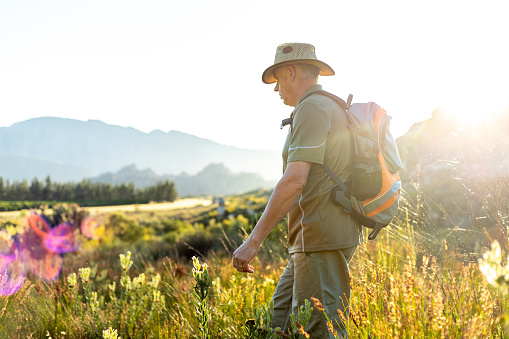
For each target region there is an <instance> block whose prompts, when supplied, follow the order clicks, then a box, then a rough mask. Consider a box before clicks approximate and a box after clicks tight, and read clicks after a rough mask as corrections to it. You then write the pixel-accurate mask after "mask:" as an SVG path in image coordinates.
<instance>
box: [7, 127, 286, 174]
mask: <svg viewBox="0 0 509 339" xmlns="http://www.w3.org/2000/svg"><path fill="white" fill-rule="evenodd" d="M0 155H1V156H4V157H8V158H2V160H3V161H6V162H9V165H4V166H3V167H0V171H1V172H0V176H2V177H4V179H10V180H20V179H28V180H30V179H32V178H33V177H38V178H44V177H46V176H47V175H51V178H52V180H55V181H64V180H73V181H79V180H82V179H83V178H84V177H85V176H94V175H98V174H100V173H104V172H115V171H118V170H119V169H120V168H123V167H125V166H128V165H131V164H134V165H135V166H137V167H139V168H150V169H151V170H152V171H154V173H156V174H157V175H163V174H174V175H176V174H179V173H182V172H186V173H191V174H196V173H198V172H199V171H201V170H202V169H203V168H205V167H206V166H207V165H209V164H211V163H224V164H226V166H228V168H230V169H231V170H232V171H235V172H250V173H259V174H260V175H262V176H263V177H266V178H276V177H278V176H280V174H281V173H280V171H281V169H280V168H281V164H280V163H281V155H280V152H278V151H267V150H247V149H240V148H236V147H232V146H225V145H221V144H218V143H215V142H212V141H210V140H206V139H202V138H199V137H196V136H193V135H190V134H185V133H181V132H177V131H170V132H167V133H164V132H162V131H158V130H157V131H153V132H151V133H143V132H141V131H138V130H136V129H134V128H126V127H119V126H112V125H108V124H105V123H103V122H101V121H98V120H88V121H86V122H85V121H78V120H72V119H63V118H51V117H44V118H35V119H30V120H26V121H23V122H19V123H15V124H13V125H12V126H10V127H1V128H0ZM3 161H2V162H3Z"/></svg>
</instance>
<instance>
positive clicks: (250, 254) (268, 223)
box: [232, 161, 311, 273]
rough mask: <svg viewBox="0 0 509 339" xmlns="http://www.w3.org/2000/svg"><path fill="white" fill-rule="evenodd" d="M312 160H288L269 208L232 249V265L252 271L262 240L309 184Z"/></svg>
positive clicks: (238, 268)
mask: <svg viewBox="0 0 509 339" xmlns="http://www.w3.org/2000/svg"><path fill="white" fill-rule="evenodd" d="M310 169H311V163H310V162H306V161H293V162H289V163H288V166H287V167H286V170H285V173H284V174H283V177H282V178H281V180H279V182H278V183H277V185H276V187H275V188H274V192H272V195H271V196H270V199H269V203H268V204H267V208H266V209H265V211H264V212H263V214H262V216H261V218H260V220H258V222H257V223H256V226H255V227H254V229H253V232H251V234H250V235H249V238H247V240H246V241H245V242H244V243H243V244H242V245H241V246H240V247H239V248H237V250H236V251H235V252H233V258H232V263H233V267H235V268H236V269H237V271H239V272H248V273H253V266H250V265H249V263H250V262H251V260H253V258H254V256H255V255H256V253H258V250H259V249H260V246H261V244H262V242H263V240H264V239H265V238H266V237H267V235H268V234H269V233H270V231H272V229H273V228H274V227H276V225H277V223H278V222H279V221H280V220H281V219H283V217H284V216H285V214H286V213H288V211H289V210H290V208H291V207H292V205H293V204H294V203H295V201H296V200H297V198H298V197H299V195H300V194H301V193H302V190H303V189H304V186H305V185H306V182H307V178H308V174H309V170H310Z"/></svg>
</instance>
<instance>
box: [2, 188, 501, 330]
mask: <svg viewBox="0 0 509 339" xmlns="http://www.w3.org/2000/svg"><path fill="white" fill-rule="evenodd" d="M267 197H268V192H254V193H252V194H248V195H243V196H234V197H229V198H228V199H227V216H226V217H224V218H222V217H220V216H218V215H217V211H216V210H215V209H214V208H213V207H198V208H195V209H191V210H190V209H188V210H181V211H171V212H170V211H168V212H132V213H112V214H108V215H104V216H102V218H103V219H102V220H103V224H104V235H103V237H102V238H101V239H100V240H87V239H85V238H83V239H81V241H82V243H81V247H80V250H79V251H77V252H74V253H69V254H65V256H64V266H63V270H62V274H61V275H60V277H59V278H58V279H57V280H56V281H53V282H45V281H42V280H39V279H37V278H36V277H29V278H30V279H29V280H28V281H27V282H25V284H24V286H23V287H22V289H21V290H20V291H19V292H18V293H16V294H14V295H12V296H9V297H3V298H2V299H0V333H6V334H8V337H11V338H48V337H51V338H117V337H121V338H306V337H307V336H306V335H307V334H306V333H305V332H304V328H305V323H306V317H307V314H308V313H309V309H310V308H311V307H320V303H319V301H318V302H317V303H314V304H313V303H311V304H307V305H302V307H301V310H300V312H299V314H298V315H297V317H296V318H294V319H293V322H292V324H293V327H292V331H291V333H282V332H278V331H274V330H272V329H270V328H269V326H268V324H270V319H271V314H270V307H269V303H270V298H271V296H272V293H273V291H274V288H275V286H276V284H277V281H278V279H279V276H280V274H281V273H282V270H283V268H284V265H285V264H286V247H285V244H286V239H285V237H286V233H285V231H286V225H285V224H284V222H282V223H281V224H279V225H278V227H277V228H276V229H275V230H274V232H273V233H272V234H271V235H270V236H269V238H268V239H267V240H266V241H265V242H264V244H263V246H262V249H261V251H260V253H259V255H258V256H257V257H256V259H255V261H254V265H253V266H255V273H254V274H252V275H248V274H240V273H237V272H236V271H235V270H234V269H233V267H232V265H231V257H230V253H231V251H232V250H233V249H234V248H236V246H237V245H238V244H240V242H241V241H242V240H243V238H244V237H245V236H247V234H248V233H249V232H250V230H251V228H252V227H253V226H254V223H255V221H256V218H257V217H258V216H259V215H260V213H261V211H262V209H263V206H264V205H265V203H266V201H267ZM422 204H423V203H422V201H421V200H419V199H415V198H410V197H408V196H404V201H403V208H402V213H401V214H400V215H399V217H398V220H397V221H396V222H395V223H394V224H393V225H392V226H391V227H390V228H388V229H387V230H384V232H383V234H382V235H381V236H379V237H378V238H377V240H376V241H370V242H366V243H364V244H362V245H361V246H359V249H358V252H357V253H356V255H355V257H354V259H353V261H352V263H351V284H352V299H351V307H350V315H349V316H348V322H347V324H348V331H349V334H350V337H351V338H467V337H468V338H504V337H506V336H507V333H509V332H508V331H507V329H506V326H507V322H508V320H507V318H508V317H507V313H508V297H507V295H506V294H505V290H504V289H503V288H500V286H502V287H503V286H505V285H504V279H503V278H502V279H500V278H498V277H499V276H503V273H504V272H505V271H504V270H503V269H502V268H501V267H502V266H500V258H501V257H502V256H503V255H501V254H500V251H501V250H500V249H499V250H498V256H497V250H496V248H495V249H494V252H493V253H492V255H491V256H488V257H486V260H485V261H483V263H484V264H483V266H481V267H484V272H485V273H486V272H487V274H488V275H490V274H491V275H494V276H495V278H496V279H492V280H488V279H486V277H485V275H483V273H481V271H480V269H479V264H478V259H479V258H481V257H482V255H481V253H483V252H484V251H485V250H486V249H487V245H488V244H489V241H487V240H486V238H485V235H484V234H482V232H475V230H451V229H449V230H438V229H436V232H435V234H430V233H427V232H425V231H423V229H426V230H429V229H430V228H431V229H432V228H433V227H432V226H433V225H430V224H429V222H428V221H427V219H426V215H425V214H423V213H422V211H423V209H422V208H421V207H422ZM62 214H64V215H65V211H63V212H62ZM2 223H3V225H4V226H3V228H4V229H6V230H7V231H8V232H10V234H13V233H15V231H16V228H17V225H18V223H19V220H4V221H3V222H2ZM423 224H426V226H427V227H426V228H424V227H422V225H423ZM459 232H463V233H464V234H465V233H468V237H465V238H461V237H459V236H458V235H457V233H459ZM483 237H484V238H483ZM458 239H466V240H465V241H463V242H460V241H459V240H458ZM482 239H484V241H483V240H482ZM467 240H468V241H467ZM488 240H491V239H488ZM467 245H469V246H467ZM470 245H471V246H470ZM503 247H504V245H502V249H503ZM192 256H196V257H197V258H194V259H192V258H191V257H192ZM490 258H491V259H490ZM493 258H495V259H493ZM497 258H498V259H497ZM486 265H487V266H486ZM490 265H491V266H490ZM497 265H498V266H497ZM486 267H487V268H486ZM490 267H491V268H492V269H499V271H496V272H495V273H493V270H492V271H489V270H490ZM490 272H491V273H490ZM497 274H498V276H497ZM508 276H509V275H508ZM497 279H498V280H497ZM490 282H491V284H490ZM492 284H493V285H492ZM494 285H496V286H494ZM497 285H498V286H499V287H497ZM317 297H319V296H317Z"/></svg>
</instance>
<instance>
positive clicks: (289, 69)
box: [286, 66, 297, 81]
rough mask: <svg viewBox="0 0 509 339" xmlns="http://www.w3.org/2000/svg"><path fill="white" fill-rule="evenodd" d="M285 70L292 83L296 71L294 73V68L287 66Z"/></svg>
mask: <svg viewBox="0 0 509 339" xmlns="http://www.w3.org/2000/svg"><path fill="white" fill-rule="evenodd" d="M286 70H287V71H288V77H289V79H290V80H292V81H293V80H295V78H296V77H297V71H296V69H295V67H293V66H287V67H286Z"/></svg>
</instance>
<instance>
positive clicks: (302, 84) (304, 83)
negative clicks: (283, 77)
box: [295, 80, 318, 105]
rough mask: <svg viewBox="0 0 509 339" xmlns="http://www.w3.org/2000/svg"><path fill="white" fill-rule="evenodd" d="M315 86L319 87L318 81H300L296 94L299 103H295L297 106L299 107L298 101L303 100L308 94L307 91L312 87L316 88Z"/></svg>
mask: <svg viewBox="0 0 509 339" xmlns="http://www.w3.org/2000/svg"><path fill="white" fill-rule="evenodd" d="M314 85H318V83H317V82H316V80H301V81H300V83H299V85H298V86H297V87H296V88H295V93H296V94H297V102H296V103H295V105H297V103H298V100H300V98H302V96H303V95H304V93H306V91H307V90H308V89H309V88H310V87H311V86H314Z"/></svg>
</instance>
